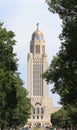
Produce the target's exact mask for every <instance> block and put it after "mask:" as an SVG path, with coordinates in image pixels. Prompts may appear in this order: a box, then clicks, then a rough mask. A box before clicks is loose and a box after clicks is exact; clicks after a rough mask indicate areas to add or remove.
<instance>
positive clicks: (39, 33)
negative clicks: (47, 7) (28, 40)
mask: <svg viewBox="0 0 77 130" xmlns="http://www.w3.org/2000/svg"><path fill="white" fill-rule="evenodd" d="M33 35H34V36H43V33H42V32H41V31H39V30H36V31H35V32H34V33H33Z"/></svg>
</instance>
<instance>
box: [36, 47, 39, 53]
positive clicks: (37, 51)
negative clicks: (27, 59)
mask: <svg viewBox="0 0 77 130" xmlns="http://www.w3.org/2000/svg"><path fill="white" fill-rule="evenodd" d="M36 53H40V45H36Z"/></svg>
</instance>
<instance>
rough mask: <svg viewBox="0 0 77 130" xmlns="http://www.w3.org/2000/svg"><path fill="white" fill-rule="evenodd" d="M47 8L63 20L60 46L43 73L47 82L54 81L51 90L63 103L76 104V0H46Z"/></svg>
mask: <svg viewBox="0 0 77 130" xmlns="http://www.w3.org/2000/svg"><path fill="white" fill-rule="evenodd" d="M46 2H47V3H48V5H49V9H50V10H51V11H52V12H54V13H58V14H59V16H60V18H61V19H62V21H63V26H62V28H63V30H62V33H61V34H60V36H59V38H60V40H61V48H60V51H59V52H58V54H57V55H56V56H55V57H54V58H53V60H52V63H51V65H50V67H49V69H48V70H47V72H45V74H43V77H44V78H46V80H47V82H48V83H49V82H50V83H52V82H53V83H54V88H53V90H52V91H53V92H57V93H58V94H59V95H60V97H61V103H62V104H63V105H67V104H75V105H76V106H77V91H76V90H77V9H76V8H77V1H76V0H71V1H70V0H68V1H66V0H46Z"/></svg>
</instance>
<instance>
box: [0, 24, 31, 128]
mask: <svg viewBox="0 0 77 130" xmlns="http://www.w3.org/2000/svg"><path fill="white" fill-rule="evenodd" d="M14 36H15V34H14V33H13V32H12V31H7V30H6V28H3V23H0V125H1V130H3V129H5V128H10V127H18V126H22V125H24V124H25V123H26V122H27V119H28V118H29V115H30V109H31V104H30V100H29V99H28V98H27V90H26V89H25V88H23V81H22V80H21V79H20V76H19V73H18V72H17V66H18V65H17V59H16V54H15V53H14V52H13V46H14V45H15V43H16V41H15V40H14Z"/></svg>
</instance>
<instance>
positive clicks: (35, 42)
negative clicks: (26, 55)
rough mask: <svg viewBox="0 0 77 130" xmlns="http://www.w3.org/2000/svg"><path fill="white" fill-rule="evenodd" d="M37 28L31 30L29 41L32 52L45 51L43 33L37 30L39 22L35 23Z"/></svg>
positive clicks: (42, 52) (39, 52)
mask: <svg viewBox="0 0 77 130" xmlns="http://www.w3.org/2000/svg"><path fill="white" fill-rule="evenodd" d="M36 25H37V29H36V31H34V32H33V34H32V38H31V42H30V52H31V53H33V54H44V53H45V40H44V37H43V33H42V32H41V31H40V30H39V23H37V24H36Z"/></svg>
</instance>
